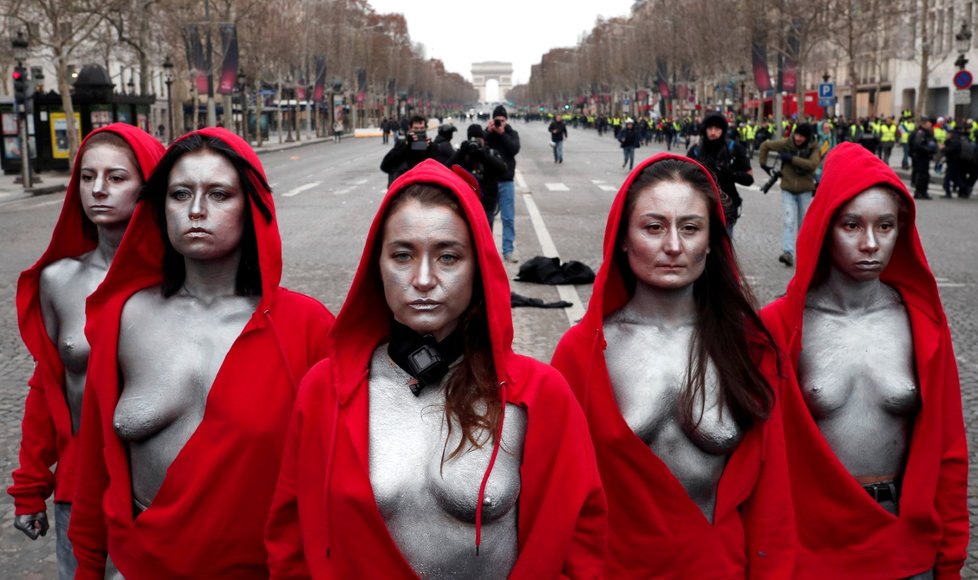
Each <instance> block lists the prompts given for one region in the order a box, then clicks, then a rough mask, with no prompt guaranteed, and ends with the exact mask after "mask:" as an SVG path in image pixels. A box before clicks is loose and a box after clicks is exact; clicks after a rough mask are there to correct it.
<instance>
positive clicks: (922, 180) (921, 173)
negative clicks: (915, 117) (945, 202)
mask: <svg viewBox="0 0 978 580" xmlns="http://www.w3.org/2000/svg"><path fill="white" fill-rule="evenodd" d="M935 153H937V140H936V139H934V122H933V121H931V120H930V119H929V118H927V117H921V119H920V125H919V126H918V127H917V130H916V131H914V134H913V137H911V139H910V159H911V162H912V163H913V174H912V176H911V179H910V181H911V182H912V183H913V197H914V199H930V198H931V197H930V194H928V193H927V186H928V185H929V184H930V161H931V159H933V158H934V154H935Z"/></svg>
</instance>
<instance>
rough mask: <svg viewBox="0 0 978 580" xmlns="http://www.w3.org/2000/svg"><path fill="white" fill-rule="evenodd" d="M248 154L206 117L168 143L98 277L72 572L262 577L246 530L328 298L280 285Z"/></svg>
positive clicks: (269, 219) (316, 352)
mask: <svg viewBox="0 0 978 580" xmlns="http://www.w3.org/2000/svg"><path fill="white" fill-rule="evenodd" d="M281 247H282V246H281V239H280V238H279V233H278V227H277V224H276V220H275V210H274V206H273V204H272V197H271V192H270V191H269V187H268V184H267V181H266V180H265V175H264V172H263V170H262V167H261V163H260V162H259V160H258V157H257V156H256V155H255V153H254V152H253V151H252V150H251V148H250V147H249V146H248V145H247V144H246V143H245V142H244V141H242V140H241V139H240V138H239V137H237V136H236V135H234V134H233V133H231V132H229V131H227V130H224V129H204V130H201V131H197V132H194V133H190V134H188V135H185V136H184V137H182V138H180V139H179V140H178V141H176V142H175V143H174V144H173V145H171V146H170V148H169V149H168V150H167V152H166V154H165V155H164V157H163V159H162V160H161V161H160V164H159V166H158V168H157V170H156V172H155V173H154V174H153V175H152V177H151V178H150V180H149V182H148V183H147V185H146V189H145V194H144V200H143V201H142V202H141V203H140V204H139V205H138V207H137V209H136V213H135V215H134V216H133V227H132V228H131V229H130V230H129V233H128V234H127V235H126V237H125V239H124V240H123V243H122V245H121V247H120V248H119V252H118V256H117V257H116V260H115V261H114V262H113V266H112V268H111V270H110V271H109V273H108V275H107V276H106V279H105V282H104V283H103V284H102V286H101V287H100V288H99V290H98V291H97V292H96V293H95V294H93V295H92V297H91V298H90V299H89V302H88V312H89V323H88V325H87V327H86V329H85V330H86V334H87V336H88V337H89V340H90V342H91V344H92V354H91V361H90V365H89V374H88V385H87V388H86V392H85V402H84V411H83V415H84V416H83V421H82V425H83V428H82V431H81V434H80V439H81V441H80V447H81V450H80V454H81V456H82V460H83V461H84V462H85V467H86V469H85V473H84V477H83V478H82V479H81V481H80V482H79V485H78V491H77V494H76V499H75V513H74V517H73V518H72V523H71V527H70V531H69V534H70V537H71V540H72V544H73V546H74V549H75V555H76V556H77V557H78V576H77V577H78V578H102V577H103V576H104V574H105V569H106V564H107V557H108V558H110V559H111V561H112V563H113V564H114V565H115V566H116V567H117V568H118V570H119V572H121V574H122V575H123V576H124V577H127V578H140V579H142V578H150V579H152V578H160V579H163V578H189V577H194V578H232V577H233V578H265V577H267V576H268V568H267V563H266V559H267V558H266V554H265V550H264V546H263V542H262V532H263V527H264V523H265V521H266V519H267V517H268V509H269V506H270V504H271V499H272V494H273V492H274V489H275V480H276V475H277V472H278V469H279V464H280V460H281V453H282V446H283V444H284V442H285V434H286V429H287V427H288V421H289V416H290V413H291V409H292V405H293V403H294V401H295V393H296V390H297V389H298V380H299V379H300V378H301V376H302V375H303V374H304V373H305V371H306V370H307V369H308V368H310V367H311V366H312V365H313V364H314V363H315V362H317V361H318V360H320V359H321V358H323V356H324V346H325V336H326V334H327V332H328V329H329V327H330V325H331V324H332V315H330V313H329V312H328V311H327V310H326V309H325V308H324V307H323V306H322V305H321V304H320V303H318V302H317V301H315V300H313V299H312V298H309V297H308V296H304V295H302V294H297V293H294V292H290V291H288V290H286V289H284V288H281V287H280V286H279V280H280V277H281V272H282V258H281Z"/></svg>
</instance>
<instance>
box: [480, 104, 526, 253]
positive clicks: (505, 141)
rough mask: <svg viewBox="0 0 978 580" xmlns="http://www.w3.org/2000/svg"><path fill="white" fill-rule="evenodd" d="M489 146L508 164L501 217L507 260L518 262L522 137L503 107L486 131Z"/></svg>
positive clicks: (502, 186)
mask: <svg viewBox="0 0 978 580" xmlns="http://www.w3.org/2000/svg"><path fill="white" fill-rule="evenodd" d="M486 144H487V145H489V147H492V148H493V149H495V150H496V151H498V152H499V155H500V156H501V157H502V158H503V161H504V162H505V163H506V173H504V174H503V175H502V176H501V177H500V178H499V215H500V219H502V222H503V261H505V262H517V261H518V260H517V259H516V257H515V256H514V255H513V246H514V244H515V242H516V222H515V218H516V184H514V183H513V179H515V176H516V155H517V154H518V153H519V152H520V134H519V133H517V132H516V130H515V129H513V127H512V126H511V125H510V124H509V114H507V113H506V108H505V107H503V106H502V105H499V106H497V107H496V108H495V109H493V110H492V119H490V121H489V126H488V128H487V131H486Z"/></svg>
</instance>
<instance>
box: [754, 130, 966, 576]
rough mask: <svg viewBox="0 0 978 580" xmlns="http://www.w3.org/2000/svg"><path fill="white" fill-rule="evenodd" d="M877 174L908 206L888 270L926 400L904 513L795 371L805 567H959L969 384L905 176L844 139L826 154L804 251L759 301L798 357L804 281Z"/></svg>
mask: <svg viewBox="0 0 978 580" xmlns="http://www.w3.org/2000/svg"><path fill="white" fill-rule="evenodd" d="M875 185H885V186H887V187H890V188H892V189H894V190H895V191H897V192H899V193H900V195H901V196H902V197H903V198H904V201H905V204H906V206H907V207H908V208H909V212H908V216H907V218H906V220H905V223H901V224H900V226H899V227H900V229H899V237H898V239H897V245H896V248H895V249H894V252H893V257H892V258H891V260H890V263H889V265H888V266H887V268H886V270H885V271H884V272H883V274H882V280H883V282H885V283H886V284H888V285H890V286H891V287H893V288H895V289H896V290H897V291H898V292H899V293H900V295H901V296H902V298H903V302H904V304H905V305H906V307H907V312H908V314H909V315H910V326H911V330H912V333H913V345H914V357H915V362H916V369H917V379H918V381H919V383H920V396H921V399H922V405H921V408H920V411H919V412H918V414H917V418H916V420H915V422H914V428H913V433H912V435H911V439H910V444H909V445H910V448H909V454H908V457H907V464H906V469H905V472H904V474H903V488H902V491H901V496H900V515H899V517H897V516H895V515H893V514H891V513H889V512H887V511H885V510H884V509H883V508H882V507H880V505H879V504H878V503H877V502H876V501H874V500H873V499H872V498H871V497H869V494H867V493H866V491H865V490H863V488H862V487H861V486H860V484H859V483H858V482H857V481H856V479H855V478H854V477H852V475H850V474H849V472H848V471H847V470H846V468H845V467H844V466H843V465H842V462H841V461H839V459H838V458H837V457H836V455H835V453H833V451H832V449H831V448H830V447H829V445H828V443H827V442H826V441H825V439H824V437H822V434H821V432H820V431H819V429H818V426H817V425H816V424H815V421H814V420H813V419H812V416H811V413H810V412H809V411H808V407H807V406H806V404H805V401H804V398H803V396H802V393H801V389H800V387H799V386H798V384H797V380H796V377H795V373H794V371H791V373H790V375H791V379H790V383H789V384H788V385H787V387H786V388H785V392H784V400H783V408H784V416H785V439H786V444H787V448H788V460H789V468H790V472H791V488H792V492H793V493H794V496H795V502H794V505H795V512H796V519H797V523H798V536H799V554H798V567H797V569H796V570H795V574H796V577H798V578H829V577H831V578H904V577H907V576H910V575H912V574H916V573H919V572H922V571H924V570H929V569H931V568H934V567H936V568H935V569H936V572H937V577H938V578H957V577H959V575H960V571H961V567H962V565H963V564H964V560H965V556H966V553H965V548H966V547H967V544H968V506H967V495H968V485H967V478H968V460H967V449H966V445H967V442H966V439H965V430H964V420H963V418H962V414H961V384H960V381H959V380H958V370H957V363H956V361H955V358H954V352H953V349H952V346H951V335H950V332H949V330H948V325H947V319H946V318H945V316H944V309H943V308H942V306H941V297H940V293H939V292H938V289H937V282H936V281H935V279H934V275H933V273H931V270H930V267H929V266H928V265H927V259H926V258H925V257H924V250H923V247H922V246H921V244H920V238H919V237H918V235H917V228H916V225H915V217H916V208H915V207H914V202H913V198H912V196H911V195H910V194H909V193H908V192H907V188H906V186H904V185H903V182H902V181H900V179H899V178H898V177H897V176H896V174H894V173H893V170H892V169H890V168H889V167H887V166H886V165H885V164H883V163H882V162H881V161H880V160H879V159H877V158H876V157H875V156H874V155H873V154H871V153H869V152H868V151H866V150H865V149H864V148H863V147H860V146H859V145H855V144H850V143H843V144H841V145H839V146H838V147H836V148H835V149H833V150H832V152H831V153H830V154H829V156H828V158H827V159H826V162H825V169H824V172H823V174H822V181H821V183H820V184H819V187H818V195H817V196H815V200H814V201H813V202H812V205H811V206H810V207H809V209H808V213H807V214H806V215H805V221H804V223H803V224H802V227H801V231H800V232H799V233H798V261H797V266H796V268H797V269H796V270H795V276H794V278H792V279H791V282H790V283H789V284H788V290H787V293H786V294H785V295H784V296H783V297H781V298H779V299H777V300H775V301H774V302H773V303H771V304H770V305H768V306H767V307H766V308H764V310H763V311H762V316H763V318H764V321H765V324H767V326H768V328H769V329H770V331H771V333H772V334H773V335H774V337H775V339H776V340H777V341H778V343H779V345H780V346H781V347H782V348H783V350H784V351H785V352H786V353H788V357H789V360H790V363H791V364H792V365H794V364H797V362H798V357H799V354H800V353H801V344H802V321H803V317H804V310H805V298H806V296H807V294H808V287H809V285H810V284H811V280H812V277H813V275H814V273H815V269H816V266H817V264H818V258H819V254H820V252H821V251H822V246H823V241H824V240H825V237H826V235H827V232H828V229H829V225H830V223H831V220H832V216H833V215H834V214H835V212H836V210H837V209H838V208H840V207H841V206H842V205H844V204H845V203H847V202H848V201H849V200H851V199H852V198H854V197H855V196H856V195H858V194H859V193H862V192H863V191H865V190H866V189H868V188H870V187H873V186H875Z"/></svg>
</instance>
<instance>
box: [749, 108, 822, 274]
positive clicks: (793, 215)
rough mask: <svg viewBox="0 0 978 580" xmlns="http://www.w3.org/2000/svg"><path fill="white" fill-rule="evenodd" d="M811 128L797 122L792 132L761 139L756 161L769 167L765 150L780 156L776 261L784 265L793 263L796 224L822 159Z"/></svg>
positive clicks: (809, 197) (807, 202)
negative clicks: (783, 136) (780, 235)
mask: <svg viewBox="0 0 978 580" xmlns="http://www.w3.org/2000/svg"><path fill="white" fill-rule="evenodd" d="M813 136H814V131H813V130H812V126H811V125H809V124H808V123H799V124H798V126H797V127H795V132H794V133H792V134H791V136H790V137H788V138H787V139H778V140H776V141H765V142H763V143H761V150H760V153H759V155H758V161H759V162H760V164H761V167H762V168H763V169H764V170H769V169H770V167H768V163H767V154H768V153H769V152H774V153H777V154H778V155H779V156H780V158H781V172H782V175H781V208H782V215H783V225H784V228H783V230H784V232H783V233H784V237H783V239H782V246H781V247H782V252H781V255H780V256H779V257H778V261H779V262H781V263H782V264H784V265H785V266H792V265H794V263H795V238H797V236H798V227H799V226H800V225H801V221H802V219H804V218H805V212H806V211H808V204H810V203H811V202H812V193H813V192H814V191H815V170H816V169H818V164H819V163H820V162H821V161H822V153H821V151H820V150H819V148H818V144H817V143H816V142H814V140H813V139H812V137H813Z"/></svg>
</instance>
